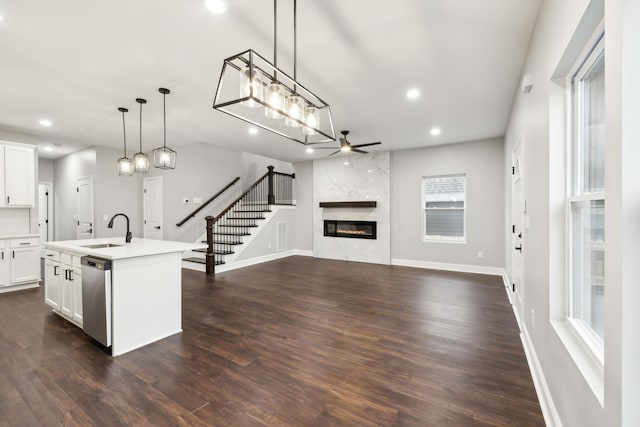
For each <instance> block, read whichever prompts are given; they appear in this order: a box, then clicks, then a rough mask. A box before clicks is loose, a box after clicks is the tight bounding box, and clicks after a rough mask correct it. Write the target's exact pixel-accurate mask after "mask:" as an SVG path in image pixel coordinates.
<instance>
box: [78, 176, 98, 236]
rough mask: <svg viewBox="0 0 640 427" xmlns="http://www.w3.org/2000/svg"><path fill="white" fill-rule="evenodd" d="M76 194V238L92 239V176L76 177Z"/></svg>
mask: <svg viewBox="0 0 640 427" xmlns="http://www.w3.org/2000/svg"><path fill="white" fill-rule="evenodd" d="M76 194H77V196H76V238H77V239H78V240H80V239H93V235H94V232H93V230H94V227H93V177H91V176H90V177H87V178H80V179H78V184H77V187H76Z"/></svg>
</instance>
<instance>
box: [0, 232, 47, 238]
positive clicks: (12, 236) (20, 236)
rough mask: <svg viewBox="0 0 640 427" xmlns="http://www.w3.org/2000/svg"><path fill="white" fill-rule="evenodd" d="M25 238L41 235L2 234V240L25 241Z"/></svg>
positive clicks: (0, 236)
mask: <svg viewBox="0 0 640 427" xmlns="http://www.w3.org/2000/svg"><path fill="white" fill-rule="evenodd" d="M25 237H40V235H39V234H31V233H22V234H2V235H0V239H24V238H25Z"/></svg>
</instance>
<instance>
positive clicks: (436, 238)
mask: <svg viewBox="0 0 640 427" xmlns="http://www.w3.org/2000/svg"><path fill="white" fill-rule="evenodd" d="M454 177H462V178H463V179H464V207H463V208H446V210H451V211H454V210H456V211H459V210H462V236H442V235H430V236H429V235H427V210H428V209H427V207H426V204H427V197H426V196H427V194H426V193H427V192H426V188H425V187H426V183H427V180H429V179H434V178H454ZM420 188H421V191H422V208H421V209H422V213H421V218H422V241H423V242H431V243H434V242H435V243H459V244H460V243H467V174H466V173H453V174H444V175H425V176H423V177H422V184H421V186H420ZM431 209H434V208H431ZM435 209H437V208H435ZM443 210H444V209H443Z"/></svg>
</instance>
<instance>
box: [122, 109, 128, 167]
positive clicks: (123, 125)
mask: <svg viewBox="0 0 640 427" xmlns="http://www.w3.org/2000/svg"><path fill="white" fill-rule="evenodd" d="M122 136H123V137H124V156H125V157H127V129H126V128H125V124H124V111H122Z"/></svg>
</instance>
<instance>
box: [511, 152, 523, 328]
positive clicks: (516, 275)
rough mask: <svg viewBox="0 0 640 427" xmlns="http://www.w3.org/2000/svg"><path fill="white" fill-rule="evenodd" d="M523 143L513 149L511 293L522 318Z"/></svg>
mask: <svg viewBox="0 0 640 427" xmlns="http://www.w3.org/2000/svg"><path fill="white" fill-rule="evenodd" d="M523 145H524V144H523V142H522V141H520V142H519V143H518V145H516V147H515V148H514V149H513V152H512V155H511V159H512V163H511V165H512V170H511V172H512V173H511V220H512V224H513V225H512V229H511V291H512V292H513V293H514V294H515V300H514V304H516V308H517V309H518V313H520V315H521V316H522V314H523V313H522V301H523V291H524V283H523V281H524V252H525V250H526V248H525V247H524V244H523V243H524V230H525V226H526V224H525V222H526V199H525V195H524V174H523V173H524V168H523V152H524V147H523Z"/></svg>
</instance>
